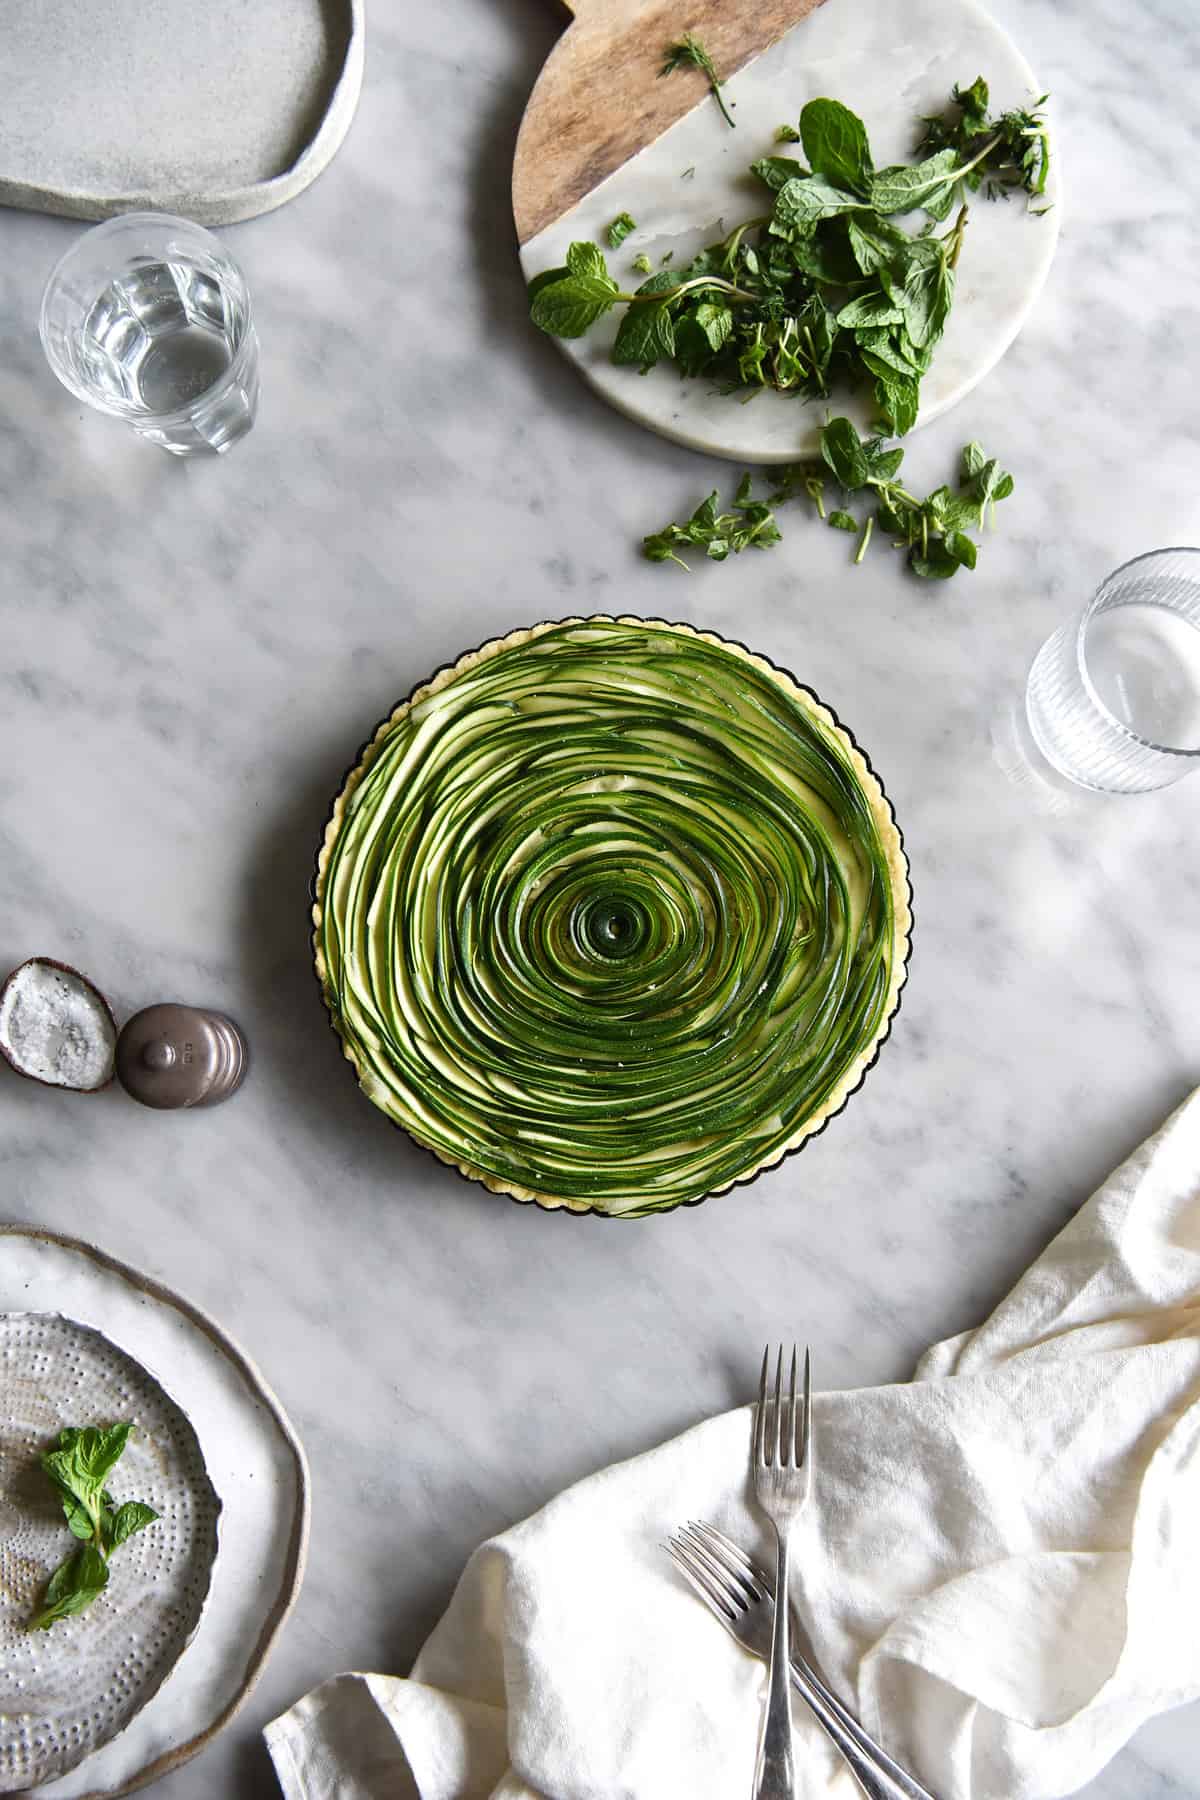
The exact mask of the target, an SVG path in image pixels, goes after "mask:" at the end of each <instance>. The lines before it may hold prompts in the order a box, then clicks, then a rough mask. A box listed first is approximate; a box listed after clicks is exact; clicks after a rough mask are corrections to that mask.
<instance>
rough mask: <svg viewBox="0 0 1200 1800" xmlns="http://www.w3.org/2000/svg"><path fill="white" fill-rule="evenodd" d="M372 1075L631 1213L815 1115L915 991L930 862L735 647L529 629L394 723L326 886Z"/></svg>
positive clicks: (332, 958) (327, 976) (773, 673)
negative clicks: (912, 969) (920, 909)
mask: <svg viewBox="0 0 1200 1800" xmlns="http://www.w3.org/2000/svg"><path fill="white" fill-rule="evenodd" d="M313 893H314V907H313V921H314V939H313V942H314V950H315V957H316V967H317V975H318V978H319V980H320V982H321V986H322V988H323V990H324V995H325V1000H326V1004H327V1006H328V1008H329V1012H330V1015H331V1018H332V1021H333V1024H334V1026H335V1028H336V1030H337V1032H338V1034H339V1036H340V1037H341V1040H342V1044H343V1046H344V1048H345V1053H346V1056H347V1057H348V1058H349V1060H350V1061H351V1062H352V1063H353V1064H354V1067H355V1069H356V1070H357V1073H358V1079H359V1082H360V1084H361V1086H362V1088H363V1090H364V1092H365V1093H366V1094H367V1095H368V1096H369V1098H370V1099H372V1100H373V1101H374V1102H375V1104H376V1105H377V1106H378V1107H380V1108H381V1109H382V1110H383V1111H384V1112H385V1113H386V1114H387V1115H388V1117H389V1118H391V1119H393V1120H394V1121H395V1123H396V1124H397V1125H400V1126H403V1128H404V1129H405V1130H406V1131H407V1132H408V1133H409V1134H410V1135H411V1136H412V1137H413V1138H415V1139H416V1141H417V1142H418V1143H420V1144H423V1145H425V1146H426V1147H427V1148H428V1149H430V1150H432V1151H434V1152H435V1154H436V1155H437V1156H439V1157H440V1158H441V1159H442V1161H443V1162H446V1163H449V1164H451V1165H453V1167H455V1168H456V1169H458V1170H459V1171H460V1172H461V1173H462V1174H463V1175H466V1176H468V1177H470V1178H471V1179H473V1180H476V1181H481V1182H482V1183H483V1184H484V1186H485V1187H488V1188H490V1189H492V1190H493V1192H496V1193H502V1194H510V1195H512V1197H513V1198H514V1199H517V1200H533V1201H536V1202H537V1203H538V1204H539V1205H541V1206H545V1207H564V1208H567V1209H569V1210H571V1211H574V1212H588V1211H594V1212H599V1213H608V1214H616V1215H621V1216H623V1217H626V1218H631V1217H637V1216H638V1215H644V1214H647V1213H653V1212H663V1211H666V1210H667V1209H668V1208H670V1207H673V1206H678V1205H680V1204H683V1203H686V1202H695V1201H698V1200H701V1199H703V1198H704V1197H705V1195H708V1194H713V1193H720V1192H722V1191H724V1190H725V1189H728V1188H730V1187H732V1186H733V1185H734V1184H735V1183H736V1182H742V1181H747V1180H749V1179H750V1178H751V1177H752V1176H754V1175H755V1174H757V1173H758V1172H759V1171H760V1170H762V1169H764V1168H768V1167H770V1166H771V1165H772V1164H774V1163H777V1162H778V1161H779V1160H780V1158H781V1157H782V1156H784V1155H786V1154H787V1153H788V1152H789V1151H791V1150H795V1149H797V1148H798V1147H799V1146H800V1145H801V1144H802V1143H803V1142H804V1141H805V1139H806V1138H809V1137H811V1136H812V1135H813V1133H814V1132H816V1131H818V1130H819V1129H820V1128H821V1126H822V1125H823V1124H824V1123H825V1122H826V1120H827V1119H828V1118H829V1117H830V1115H831V1114H832V1113H835V1112H837V1111H838V1109H839V1108H840V1107H841V1106H842V1104H843V1103H844V1101H845V1099H846V1097H847V1095H848V1094H849V1093H850V1092H851V1091H852V1089H854V1088H855V1087H856V1086H857V1085H858V1084H859V1082H860V1081H861V1079H862V1077H863V1074H864V1072H865V1070H866V1069H867V1067H868V1066H869V1064H870V1063H871V1062H872V1061H873V1060H874V1058H875V1056H876V1054H877V1052H878V1049H879V1046H880V1043H881V1042H882V1040H883V1039H884V1038H885V1037H886V1035H887V1032H888V1029H889V1025H890V1021H891V1018H892V1015H893V1013H894V1012H895V1010H896V1007H897V1005H898V1004H899V997H900V989H901V986H902V984H903V981H904V975H905V967H906V959H907V955H908V939H909V927H910V913H909V886H908V869H907V863H906V861H905V857H904V852H903V849H902V847H901V840H900V833H899V831H898V830H897V828H896V824H895V821H894V818H893V816H892V811H891V807H890V806H889V804H888V801H887V799H886V796H885V795H884V792H883V789H882V787H881V786H880V784H879V782H878V780H877V779H876V777H875V775H874V773H873V772H872V770H871V769H870V767H869V766H868V764H867V762H866V760H865V758H864V757H863V756H862V754H861V752H860V751H859V750H858V749H857V747H856V746H855V744H854V742H853V740H852V739H851V737H850V735H849V734H848V732H846V731H845V730H844V729H843V728H842V726H841V725H840V724H839V723H838V722H837V720H836V719H835V718H834V716H833V714H832V713H831V712H830V711H829V710H828V708H827V707H825V706H823V705H821V703H820V702H819V701H818V700H817V699H816V698H815V696H814V695H813V694H811V693H810V692H809V691H808V690H807V689H805V688H803V687H801V686H800V685H799V684H798V683H797V682H796V681H795V680H793V679H792V677H791V676H790V675H787V674H786V673H784V672H783V671H782V670H779V669H776V668H775V667H774V666H773V665H772V664H770V663H769V662H767V661H765V660H764V659H763V658H762V657H759V656H755V655H752V654H751V653H750V652H749V651H748V650H745V649H744V648H742V646H741V645H738V644H734V643H728V642H726V641H724V640H722V639H720V638H717V637H714V636H713V635H712V634H711V633H706V632H704V633H702V632H697V631H694V630H693V629H692V628H691V627H690V626H686V625H669V624H665V623H662V622H660V621H657V620H644V619H634V618H619V619H612V618H589V619H572V620H567V621H565V622H562V623H556V624H542V625H535V626H533V627H532V628H531V629H529V630H525V631H514V632H512V633H511V634H510V635H509V636H508V637H505V638H501V639H499V640H497V641H495V642H492V643H489V644H485V645H484V646H483V648H482V649H480V650H476V651H473V652H472V653H470V654H469V655H466V656H463V657H462V658H460V660H459V661H458V662H457V663H455V664H454V665H453V667H451V668H447V669H443V670H442V671H441V672H440V673H439V674H437V675H435V676H434V677H433V679H432V680H431V681H429V682H427V683H426V684H425V685H424V686H422V687H419V688H418V689H417V690H416V691H415V693H414V694H413V695H412V696H411V698H410V699H408V700H406V701H405V702H404V703H403V704H402V705H400V706H398V707H397V708H396V710H395V712H394V713H393V714H392V715H391V717H390V718H389V719H387V720H386V721H385V722H384V723H383V724H382V725H381V726H380V727H379V730H378V731H377V732H376V734H375V736H374V738H372V740H371V741H370V743H369V744H368V745H367V747H366V749H365V750H364V751H363V753H362V755H361V756H360V759H359V761H358V763H357V765H356V766H355V767H354V769H353V770H352V771H351V773H350V774H349V776H348V777H347V779H346V782H345V785H344V787H343V789H342V791H341V793H340V795H339V796H338V798H337V800H336V802H335V803H334V807H333V812H332V815H331V817H330V819H329V823H328V826H327V828H326V832H325V838H324V842H323V844H322V847H321V851H320V855H319V858H318V863H317V875H316V881H315V884H314V890H313Z"/></svg>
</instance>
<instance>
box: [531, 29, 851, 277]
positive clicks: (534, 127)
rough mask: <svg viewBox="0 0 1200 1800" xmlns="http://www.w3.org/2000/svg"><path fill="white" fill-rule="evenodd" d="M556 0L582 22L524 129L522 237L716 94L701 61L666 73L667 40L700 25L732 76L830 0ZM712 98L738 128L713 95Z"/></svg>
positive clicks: (554, 55) (556, 60) (549, 72)
mask: <svg viewBox="0 0 1200 1800" xmlns="http://www.w3.org/2000/svg"><path fill="white" fill-rule="evenodd" d="M555 4H556V6H557V8H558V10H560V11H561V12H562V13H563V14H564V16H566V17H569V18H571V19H573V20H574V23H573V24H572V25H571V27H570V29H569V30H568V31H565V32H564V33H563V35H562V38H561V40H560V41H559V43H558V44H557V46H556V47H555V49H554V50H552V51H551V53H550V55H549V57H548V58H547V59H546V63H545V66H544V68H543V69H542V72H541V74H540V75H539V77H538V80H537V85H536V86H535V87H534V90H533V93H532V94H531V95H530V97H529V104H528V106H527V107H526V108H525V116H524V118H523V119H522V121H521V130H520V134H519V136H518V138H517V149H516V155H515V157H514V159H513V217H514V218H515V220H516V225H517V239H518V242H520V243H521V244H522V245H524V244H526V243H528V242H529V240H530V239H531V238H535V237H536V236H537V234H538V233H539V232H540V231H544V230H545V228H546V227H547V226H548V225H552V224H553V223H554V221H555V220H556V219H560V218H561V217H562V216H563V214H564V213H566V212H568V211H569V210H570V209H571V207H573V206H574V205H575V204H576V202H577V201H579V200H582V199H583V197H584V195H585V194H589V193H591V191H592V190H593V188H596V187H598V186H599V185H600V183H601V182H602V181H603V180H604V179H605V177H606V176H608V175H611V174H612V173H613V171H614V170H615V169H619V168H620V167H621V165H622V163H627V162H628V161H629V160H630V158H631V157H634V156H636V155H637V153H638V151H639V150H644V149H645V147H646V145H647V144H653V143H654V142H655V140H656V139H657V138H660V137H661V136H662V134H663V132H664V131H667V130H669V129H670V127H671V126H672V125H674V124H675V123H676V122H677V121H678V120H680V119H682V118H683V116H684V114H685V113H688V112H690V111H691V110H692V108H693V107H694V106H695V105H697V104H698V102H699V101H700V99H702V98H703V97H704V96H705V95H707V94H708V83H707V80H706V77H705V76H704V75H703V74H702V73H701V71H700V70H699V69H678V70H676V71H675V72H674V73H673V74H672V75H670V76H668V77H665V78H664V79H661V80H660V79H659V71H660V69H661V68H662V65H663V60H664V54H663V53H664V50H665V47H666V45H668V44H670V43H673V42H675V41H676V40H677V39H679V38H680V37H681V36H682V35H683V33H684V32H685V31H686V32H691V33H692V34H693V36H695V37H697V38H699V39H700V41H701V43H702V44H703V45H704V47H705V49H706V50H707V51H708V53H709V55H710V56H711V57H712V59H713V62H714V63H715V65H716V67H717V70H718V72H719V73H720V75H721V76H722V78H726V77H728V76H729V75H732V74H735V73H736V72H737V70H738V69H740V68H741V67H742V66H743V65H744V64H745V63H748V62H749V61H750V59H751V57H754V56H757V55H758V54H759V52H760V51H761V50H765V49H766V48H767V46H768V45H769V44H774V43H777V42H778V40H779V39H780V38H782V37H784V36H785V35H786V34H787V33H788V32H789V31H790V30H791V29H792V27H793V26H794V25H797V24H799V22H800V20H801V19H805V18H807V17H808V15H809V13H810V12H813V11H814V10H815V9H816V8H817V7H818V6H820V5H821V4H822V0H761V3H760V4H753V3H748V0H742V3H740V4H739V3H738V0H734V3H733V4H730V0H693V3H692V4H690V5H689V4H686V3H685V4H684V5H682V6H681V5H680V3H679V0H574V3H573V4H570V5H568V4H567V3H566V0H555ZM734 97H735V98H736V96H734ZM708 103H709V105H710V106H711V107H713V109H714V112H716V114H717V119H718V122H719V123H721V124H722V127H723V129H724V130H726V131H728V130H729V127H728V126H727V125H725V124H724V121H722V120H721V119H720V114H719V111H717V107H716V102H715V101H714V100H713V99H712V97H711V96H709V101H708ZM727 104H728V102H727Z"/></svg>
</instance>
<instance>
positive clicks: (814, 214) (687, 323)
mask: <svg viewBox="0 0 1200 1800" xmlns="http://www.w3.org/2000/svg"><path fill="white" fill-rule="evenodd" d="M692 42H693V44H694V43H695V40H692ZM676 52H679V53H680V54H679V57H676ZM671 54H672V58H674V59H675V60H672V61H671V62H670V65H669V66H670V67H672V68H675V67H681V66H682V61H681V60H680V57H683V59H684V60H686V57H684V52H683V47H682V46H681V45H676V46H673V47H672V53H671ZM692 60H693V61H694V60H695V59H694V57H693V58H692ZM696 66H697V67H703V66H704V64H702V63H697V64H696ZM664 72H666V71H664ZM719 97H720V96H719V95H718V98H719ZM1041 104H1042V103H1041V101H1038V102H1037V103H1036V104H1035V106H1034V108H1033V109H1032V110H1031V111H1029V112H1017V113H1005V114H1003V115H1002V116H1001V117H1000V118H999V119H993V118H992V117H990V115H989V114H988V110H987V107H988V91H987V84H986V83H985V82H984V81H983V80H982V78H980V79H977V80H976V81H974V82H973V83H972V84H971V86H970V87H956V88H955V89H954V93H953V96H952V101H951V107H952V114H951V116H950V117H948V118H946V119H942V118H938V117H934V118H930V119H925V120H924V121H922V125H923V130H924V136H923V138H922V144H921V150H922V152H923V153H924V154H923V155H922V158H921V160H919V161H917V162H914V163H903V164H895V165H893V166H891V167H888V168H884V169H877V168H876V167H875V163H874V160H873V158H872V155H871V147H870V143H869V141H868V138H867V132H866V128H865V127H864V125H863V123H862V120H861V119H859V118H858V117H857V115H856V114H854V113H853V112H851V111H850V109H849V108H848V107H846V106H844V105H842V103H841V102H840V101H838V100H833V99H829V98H820V99H816V100H810V101H809V102H808V104H807V105H806V106H805V107H804V109H803V111H802V113H801V115H800V125H799V130H798V131H796V132H794V133H793V132H792V130H791V128H790V127H788V128H787V130H786V132H785V131H784V130H783V128H781V129H780V131H779V132H777V133H776V136H777V138H778V139H779V140H780V141H782V142H785V143H790V142H795V141H798V142H799V143H800V144H801V146H802V150H803V154H804V157H805V158H806V161H805V162H801V161H799V160H798V158H796V157H793V156H765V157H760V158H759V159H758V160H757V161H756V162H754V163H753V164H752V165H751V169H752V173H753V174H754V175H755V176H756V177H757V178H758V180H759V182H760V183H761V184H762V186H763V187H764V188H765V189H766V193H765V195H764V201H763V211H762V212H761V213H759V214H758V215H756V216H755V217H753V218H749V219H746V220H744V221H743V222H742V223H741V224H739V225H737V226H736V227H735V229H734V230H733V231H731V232H730V233H729V234H728V236H726V237H725V238H723V239H721V241H720V242H719V243H714V244H709V245H708V246H707V247H706V248H705V249H703V250H701V251H700V252H699V253H698V254H697V255H696V256H694V257H693V258H692V259H691V261H690V262H689V263H688V264H687V265H686V266H682V267H680V268H679V269H678V271H677V273H676V277H675V279H674V280H673V281H672V282H671V283H670V284H667V285H664V286H660V287H655V288H651V286H650V284H649V283H648V282H644V283H643V284H642V286H641V287H639V288H637V290H636V291H635V292H627V291H625V290H624V289H622V288H620V287H619V286H618V284H617V283H616V281H614V280H613V278H612V276H611V275H610V273H609V271H608V267H607V264H606V262H605V259H604V255H603V252H602V251H601V250H600V249H598V248H597V246H596V245H595V244H583V243H580V244H574V245H572V246H571V249H570V251H569V252H568V254H567V260H566V265H565V267H562V268H558V269H551V270H547V271H546V272H545V273H544V274H542V275H540V276H538V277H537V278H536V279H535V280H534V281H533V282H531V283H530V286H529V302H530V314H531V317H532V319H533V322H534V323H535V324H536V325H538V326H539V327H540V328H541V329H542V330H543V331H546V332H549V333H550V335H551V336H554V337H564V338H574V337H580V336H582V335H583V334H584V333H585V332H587V331H588V330H590V329H591V327H592V326H593V325H594V324H596V323H597V321H598V320H600V319H602V318H603V317H604V316H605V315H606V314H607V313H608V312H609V311H610V310H611V309H612V308H613V307H615V306H622V307H626V308H628V313H627V315H626V319H625V321H624V322H623V324H622V327H621V329H620V331H619V332H618V334H617V337H616V344H615V347H614V351H613V355H614V358H615V359H616V360H617V361H618V362H620V363H625V364H629V365H632V366H635V367H637V368H639V369H641V370H643V371H645V370H647V369H649V368H651V367H653V365H654V364H655V362H658V361H663V360H667V361H671V362H673V363H674V365H675V367H676V369H677V370H678V371H679V373H681V374H682V375H683V376H685V377H691V378H694V379H703V380H705V381H708V382H710V383H711V384H712V385H713V386H715V387H716V388H717V389H719V390H721V391H723V392H726V393H730V394H738V395H740V396H742V397H749V396H750V395H752V394H753V393H755V392H756V391H757V390H758V389H760V388H764V387H769V388H774V389H775V390H776V391H777V392H781V393H792V394H795V395H797V396H798V397H799V398H801V399H808V400H812V399H825V398H828V397H829V396H830V394H831V393H832V391H833V389H834V387H835V386H837V385H838V384H847V383H848V384H849V385H851V386H853V387H857V388H859V389H862V388H866V389H867V390H868V392H869V394H870V396H871V399H872V401H873V404H874V409H875V417H876V418H877V419H878V420H879V423H880V425H881V427H882V428H883V429H884V430H886V432H887V433H888V434H889V435H891V436H893V437H903V436H904V435H905V434H906V433H907V432H908V431H911V429H912V427H913V426H914V424H915V423H916V421H917V416H918V412H919V409H920V399H921V383H922V380H923V378H924V376H925V375H926V374H927V373H928V370H929V368H930V365H931V363H932V360H933V356H934V354H935V351H936V349H937V346H938V344H939V342H940V340H941V338H942V335H943V333H944V331H945V329H946V323H947V320H948V319H949V317H950V313H951V310H952V308H953V305H954V295H955V285H956V273H957V269H958V264H959V260H960V257H961V256H962V253H963V249H964V244H965V241H966V239H965V233H966V227H967V219H968V211H967V205H966V202H965V196H967V195H970V194H972V193H975V192H977V191H980V190H981V189H982V191H984V192H985V193H987V192H991V191H993V190H994V189H995V190H997V191H1004V190H1005V189H1006V188H1007V187H1012V186H1017V185H1020V186H1022V187H1024V188H1025V189H1026V190H1027V191H1028V192H1029V193H1030V194H1031V195H1033V194H1037V193H1040V192H1041V191H1042V190H1043V188H1044V185H1045V177H1046V172H1047V170H1048V167H1049V150H1048V147H1047V139H1046V135H1045V126H1044V124H1043V123H1042V121H1041V115H1040V112H1039V111H1038V108H1039V107H1040V106H1041ZM914 212H917V213H923V214H924V218H923V221H922V223H921V224H920V225H918V226H916V227H914V228H913V229H909V228H907V226H906V225H904V224H901V223H899V220H900V218H901V217H902V215H906V214H909V213H914ZM623 216H624V215H623ZM619 223H620V221H619V220H614V222H613V225H612V226H611V227H610V228H609V231H610V240H609V241H610V243H611V242H612V235H611V234H612V232H614V231H615V230H616V228H617V225H618V224H619ZM670 260H671V257H670V252H668V253H667V254H666V255H665V256H664V257H663V259H662V263H661V265H660V266H661V267H662V268H665V267H666V265H667V263H668V262H669V261H670ZM634 267H635V269H636V270H638V271H639V272H640V273H642V274H649V273H650V265H649V259H648V258H639V259H637V260H636V261H635V263H634ZM650 306H653V307H654V308H655V309H656V310H655V315H654V317H653V318H652V319H650V320H646V321H642V320H639V321H637V322H633V321H632V320H631V319H630V317H629V315H631V314H633V313H634V312H635V311H637V310H638V309H640V308H642V307H647V308H648V307H650Z"/></svg>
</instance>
